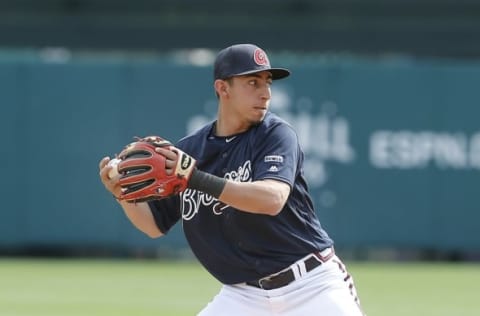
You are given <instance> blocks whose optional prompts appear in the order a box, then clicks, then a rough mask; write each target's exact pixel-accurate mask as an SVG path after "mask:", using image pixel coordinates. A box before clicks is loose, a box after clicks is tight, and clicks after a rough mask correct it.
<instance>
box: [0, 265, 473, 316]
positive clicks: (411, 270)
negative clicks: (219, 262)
mask: <svg viewBox="0 0 480 316" xmlns="http://www.w3.org/2000/svg"><path fill="white" fill-rule="evenodd" d="M347 266H348V268H349V270H350V272H351V273H352V274H353V275H354V278H355V281H356V285H357V289H358V291H359V294H360V298H361V301H362V305H363V308H364V310H365V311H366V313H367V315H368V316H385V315H389V316H405V315H410V316H413V315H422V316H425V315H435V316H443V315H445V316H446V315H461V316H473V315H475V316H477V315H480V299H479V297H480V296H479V295H480V265H479V264H446V263H372V262H366V263H365V262H361V263H360V262H348V263H347ZM219 288H220V284H219V283H218V282H217V281H216V280H214V279H213V278H212V277H211V276H210V275H209V274H208V273H207V272H206V271H205V270H204V269H203V268H202V267H201V266H199V265H198V264H197V263H195V262H189V261H163V260H133V259H129V260H98V259H95V260H87V259H82V260H78V259H77V260H74V259H35V260H33V259H12V258H3V259H0V315H2V316H34V315H35V316H37V315H49V316H60V315H61V316H66V315H69V316H76V315H82V316H83V315H89V316H96V315H98V316H100V315H101V316H109V315H112V316H113V315H115V316H122V315H129V316H131V315H135V316H143V315H145V316H146V315H174V316H184V315H185V316H186V315H195V314H196V313H197V312H198V311H199V310H200V309H201V308H202V307H203V306H204V305H205V304H206V303H207V302H208V301H209V300H210V299H211V298H212V297H213V296H214V295H215V294H216V293H217V292H218V290H219Z"/></svg>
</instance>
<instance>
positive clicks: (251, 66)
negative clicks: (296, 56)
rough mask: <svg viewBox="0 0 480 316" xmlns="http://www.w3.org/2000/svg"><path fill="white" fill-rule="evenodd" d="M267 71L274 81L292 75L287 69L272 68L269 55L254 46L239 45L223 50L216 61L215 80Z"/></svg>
mask: <svg viewBox="0 0 480 316" xmlns="http://www.w3.org/2000/svg"><path fill="white" fill-rule="evenodd" d="M264 70H267V71H269V72H271V73H272V79H273V80H276V79H282V78H285V77H288V76H289V75H290V71H289V70H288V69H285V68H272V67H271V66H270V61H269V60H268V56H267V54H266V53H265V52H264V51H263V49H261V48H260V47H258V46H256V45H253V44H237V45H232V46H230V47H227V48H225V49H223V50H221V51H220V52H219V53H218V55H217V58H216V59H215V64H214V69H213V76H214V80H217V79H227V78H231V77H234V76H241V75H248V74H253V73H256V72H259V71H264Z"/></svg>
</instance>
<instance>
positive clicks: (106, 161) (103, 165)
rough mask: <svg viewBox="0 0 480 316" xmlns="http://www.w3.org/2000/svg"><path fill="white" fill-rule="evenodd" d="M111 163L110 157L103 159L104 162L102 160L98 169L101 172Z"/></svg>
mask: <svg viewBox="0 0 480 316" xmlns="http://www.w3.org/2000/svg"><path fill="white" fill-rule="evenodd" d="M109 161H110V157H108V156H107V157H103V158H102V160H100V163H99V164H98V168H99V169H100V170H102V169H103V167H105V165H106V164H107V163H108V162H109Z"/></svg>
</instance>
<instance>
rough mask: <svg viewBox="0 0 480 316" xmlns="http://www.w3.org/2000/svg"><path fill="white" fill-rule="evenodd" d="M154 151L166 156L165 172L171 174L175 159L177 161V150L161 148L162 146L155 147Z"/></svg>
mask: <svg viewBox="0 0 480 316" xmlns="http://www.w3.org/2000/svg"><path fill="white" fill-rule="evenodd" d="M172 147H173V146H172ZM155 151H156V152H157V153H159V154H160V155H163V156H164V157H165V158H166V160H165V172H166V173H167V174H168V175H172V174H173V171H174V168H175V166H176V165H177V161H178V154H177V152H176V151H173V150H171V149H167V148H163V147H158V148H155Z"/></svg>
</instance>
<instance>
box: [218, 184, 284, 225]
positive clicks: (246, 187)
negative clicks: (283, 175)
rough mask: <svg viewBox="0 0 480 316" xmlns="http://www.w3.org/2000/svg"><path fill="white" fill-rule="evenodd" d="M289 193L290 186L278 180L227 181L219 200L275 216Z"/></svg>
mask: <svg viewBox="0 0 480 316" xmlns="http://www.w3.org/2000/svg"><path fill="white" fill-rule="evenodd" d="M289 194H290V186H289V185H288V184H286V183H284V182H281V181H277V180H270V179H268V180H261V181H254V182H236V181H227V183H226V185H225V188H224V189H223V192H222V194H221V195H220V196H219V200H220V201H222V202H223V203H225V204H228V205H230V206H233V207H235V208H236V209H239V210H242V211H245V212H249V213H256V214H264V215H272V216H275V215H277V214H278V213H280V211H281V210H282V209H283V206H284V205H285V203H286V201H287V198H288V195H289Z"/></svg>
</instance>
